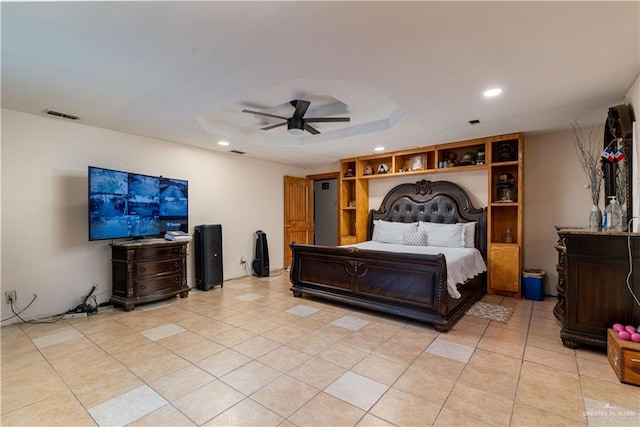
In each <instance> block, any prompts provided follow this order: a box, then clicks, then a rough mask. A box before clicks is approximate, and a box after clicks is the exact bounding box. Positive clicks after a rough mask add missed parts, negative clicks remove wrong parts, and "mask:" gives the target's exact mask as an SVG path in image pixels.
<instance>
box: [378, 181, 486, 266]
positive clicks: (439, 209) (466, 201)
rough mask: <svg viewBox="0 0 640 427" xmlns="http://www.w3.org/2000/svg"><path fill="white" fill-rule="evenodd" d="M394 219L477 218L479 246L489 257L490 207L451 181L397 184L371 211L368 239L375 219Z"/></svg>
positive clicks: (453, 220)
mask: <svg viewBox="0 0 640 427" xmlns="http://www.w3.org/2000/svg"><path fill="white" fill-rule="evenodd" d="M376 219H380V220H383V221H392V222H417V221H424V222H439V223H445V224H455V223H457V222H472V221H475V222H476V235H475V242H476V247H477V248H478V250H479V251H480V252H481V253H482V256H483V257H484V259H485V260H486V259H487V208H482V209H478V208H476V207H474V206H473V204H472V203H471V199H470V198H469V196H468V195H467V193H466V192H465V191H464V190H463V189H462V187H460V186H459V185H457V184H454V183H453V182H449V181H425V180H422V181H418V182H416V183H415V184H410V183H409V184H400V185H397V186H395V187H393V188H392V189H391V190H390V191H389V192H388V193H387V195H386V196H384V199H382V203H381V205H380V209H378V210H374V209H372V210H371V211H369V221H368V229H367V239H368V240H371V236H372V235H373V221H374V220H376Z"/></svg>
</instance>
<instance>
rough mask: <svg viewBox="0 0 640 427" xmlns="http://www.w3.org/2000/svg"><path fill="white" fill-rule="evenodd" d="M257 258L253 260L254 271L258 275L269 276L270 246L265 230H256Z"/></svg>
mask: <svg viewBox="0 0 640 427" xmlns="http://www.w3.org/2000/svg"><path fill="white" fill-rule="evenodd" d="M256 235H257V237H256V259H254V260H253V272H254V273H255V274H256V276H258V277H268V276H269V247H268V246H267V235H266V233H265V232H264V231H262V230H258V231H256Z"/></svg>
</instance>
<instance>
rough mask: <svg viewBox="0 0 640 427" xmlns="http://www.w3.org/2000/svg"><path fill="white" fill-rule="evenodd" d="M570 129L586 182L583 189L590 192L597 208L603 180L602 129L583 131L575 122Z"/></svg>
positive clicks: (601, 127) (600, 127)
mask: <svg viewBox="0 0 640 427" xmlns="http://www.w3.org/2000/svg"><path fill="white" fill-rule="evenodd" d="M571 127H572V128H573V145H574V147H575V149H576V154H577V155H578V161H579V162H580V166H582V170H583V171H584V174H585V176H586V177H587V181H588V183H587V185H586V186H585V188H588V189H589V191H590V192H591V201H592V202H593V205H594V206H599V204H600V190H601V189H602V183H603V180H604V173H603V171H602V166H601V164H600V162H601V160H600V155H601V153H602V135H603V132H604V127H603V126H599V127H592V128H591V129H589V130H588V131H584V130H583V129H582V128H581V127H580V125H579V124H578V121H577V120H575V121H574V122H572V123H571Z"/></svg>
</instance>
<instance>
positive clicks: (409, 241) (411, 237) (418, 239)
mask: <svg viewBox="0 0 640 427" xmlns="http://www.w3.org/2000/svg"><path fill="white" fill-rule="evenodd" d="M402 237H403V239H404V240H403V242H402V243H403V244H405V245H407V246H427V233H425V232H424V231H410V232H407V233H404V234H403V235H402Z"/></svg>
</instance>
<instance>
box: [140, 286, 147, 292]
mask: <svg viewBox="0 0 640 427" xmlns="http://www.w3.org/2000/svg"><path fill="white" fill-rule="evenodd" d="M138 289H140V290H141V291H144V290H145V289H147V287H146V286H145V285H140V286H139V287H138Z"/></svg>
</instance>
